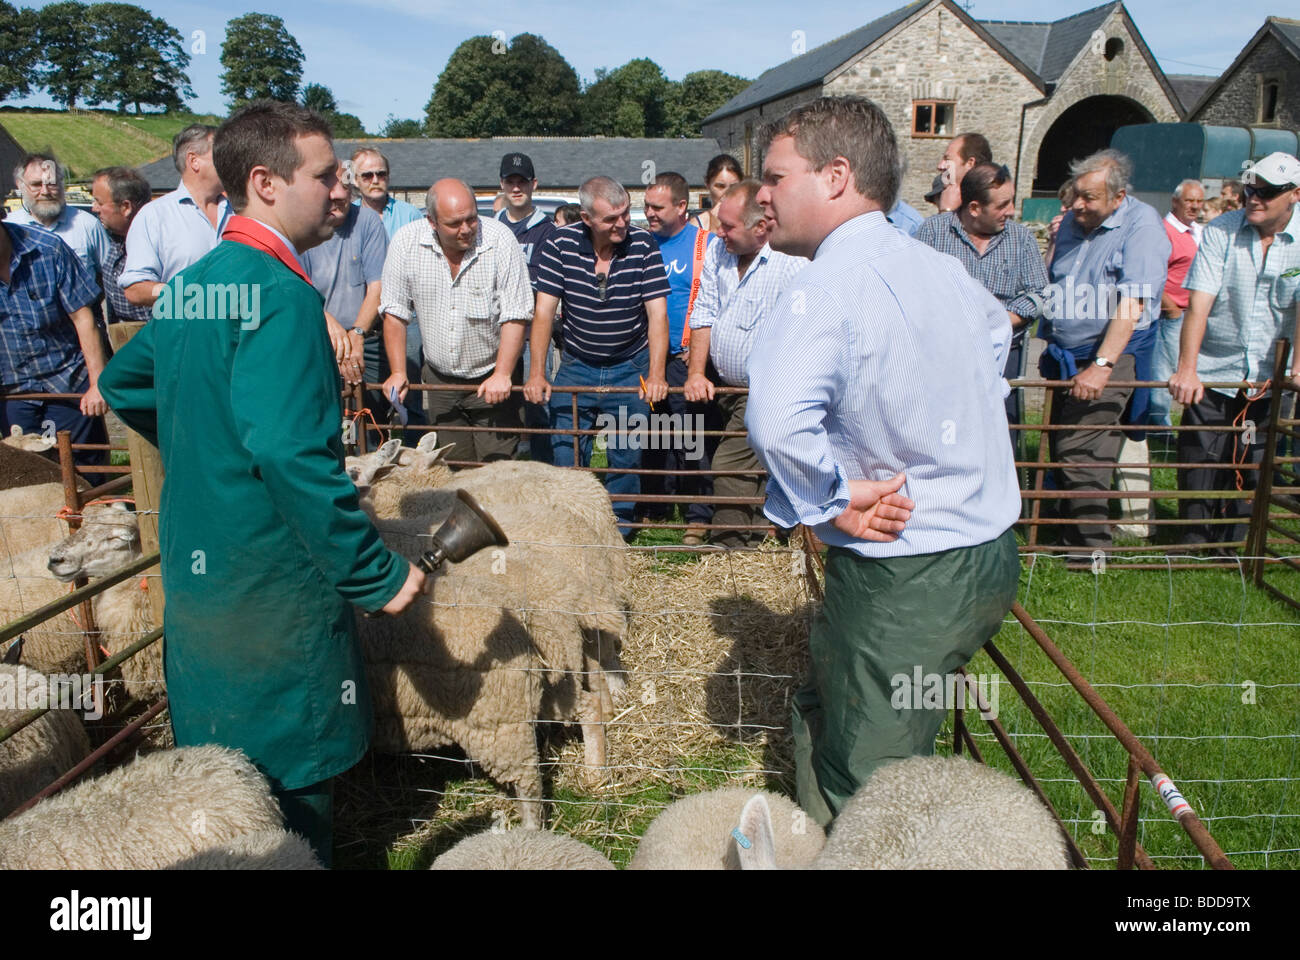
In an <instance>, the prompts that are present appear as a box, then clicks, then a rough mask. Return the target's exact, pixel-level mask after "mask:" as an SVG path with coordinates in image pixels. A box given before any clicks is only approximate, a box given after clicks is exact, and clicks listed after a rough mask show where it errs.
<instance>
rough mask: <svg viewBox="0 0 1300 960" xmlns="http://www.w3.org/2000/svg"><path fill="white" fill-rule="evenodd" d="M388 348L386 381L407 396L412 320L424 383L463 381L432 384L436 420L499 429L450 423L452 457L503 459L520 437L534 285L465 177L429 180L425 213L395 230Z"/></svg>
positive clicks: (520, 254) (388, 277)
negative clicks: (456, 388)
mask: <svg viewBox="0 0 1300 960" xmlns="http://www.w3.org/2000/svg"><path fill="white" fill-rule="evenodd" d="M380 312H381V313H382V314H383V317H384V349H385V351H386V352H387V355H388V362H389V365H390V368H391V369H392V370H393V371H395V372H394V373H392V374H390V375H389V377H388V379H387V380H385V381H384V388H383V389H384V395H385V396H388V395H389V394H390V391H391V390H393V389H394V388H396V389H397V391H398V399H399V400H402V401H403V402H405V400H406V395H407V391H408V388H409V381H408V379H407V375H406V372H405V362H404V361H405V358H406V326H407V324H408V323H410V322H411V321H412V320H415V321H416V322H417V323H418V324H419V327H420V332H421V335H422V337H423V341H424V371H423V374H424V382H425V383H427V384H433V385H444V384H455V385H460V386H464V387H466V392H465V393H464V394H461V393H456V392H453V391H443V390H436V391H429V396H428V398H427V400H426V403H425V410H426V412H427V415H428V418H429V422H430V423H431V424H434V425H435V426H437V425H439V424H451V425H455V426H491V427H496V428H498V432H484V433H479V432H475V433H468V432H461V431H449V432H448V437H449V438H450V439H451V440H452V441H453V447H452V449H451V450H450V451H448V453H447V459H448V460H450V461H456V460H472V461H485V460H504V459H506V458H508V457H510V456H511V454H512V453H513V452H514V450H515V446H516V443H517V442H518V434H517V433H507V432H506V431H507V430H508V429H513V430H518V428H519V403H520V400H521V398H520V395H519V394H518V393H514V392H512V391H511V386H512V385H513V384H521V383H522V382H523V371H522V369H520V368H519V359H520V354H521V352H522V350H523V345H524V325H525V324H526V323H527V322H528V321H529V320H530V319H531V318H532V315H533V290H532V286H531V284H530V283H529V282H528V263H527V261H526V260H525V259H524V251H523V248H522V247H520V246H519V242H518V241H517V240H515V237H514V234H513V233H511V232H510V228H509V227H507V226H506V225H505V224H503V223H499V222H497V221H496V220H482V219H480V218H479V215H478V208H477V206H476V204H475V201H474V191H473V190H471V189H470V187H469V186H468V185H467V184H466V183H465V182H464V181H462V180H452V179H444V180H439V181H438V182H437V183H435V184H434V185H433V186H432V187H430V188H429V201H428V208H427V211H426V219H424V220H420V221H418V222H416V223H410V224H407V225H406V226H405V227H402V228H401V229H400V230H398V231H397V233H396V234H394V235H393V239H392V242H391V243H390V244H389V247H388V257H387V259H385V261H384V274H383V300H382V304H381V306H380Z"/></svg>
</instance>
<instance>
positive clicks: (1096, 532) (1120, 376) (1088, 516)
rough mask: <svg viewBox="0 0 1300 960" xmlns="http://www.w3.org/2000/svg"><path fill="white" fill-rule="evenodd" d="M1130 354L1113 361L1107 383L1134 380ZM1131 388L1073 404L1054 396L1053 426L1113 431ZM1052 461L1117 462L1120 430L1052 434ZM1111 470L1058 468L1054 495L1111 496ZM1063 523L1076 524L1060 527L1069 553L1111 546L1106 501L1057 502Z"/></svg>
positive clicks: (1065, 394)
mask: <svg viewBox="0 0 1300 960" xmlns="http://www.w3.org/2000/svg"><path fill="white" fill-rule="evenodd" d="M1134 370H1135V365H1134V359H1133V355H1132V354H1131V353H1126V354H1123V355H1121V356H1120V358H1119V359H1118V360H1116V361H1115V371H1114V372H1113V373H1112V374H1111V375H1110V378H1111V380H1132V379H1134V376H1133V374H1134ZM1132 393H1133V388H1132V387H1107V388H1106V389H1104V390H1103V391H1102V392H1101V397H1100V398H1099V399H1097V400H1075V399H1073V398H1072V397H1071V396H1070V391H1069V388H1062V389H1058V390H1055V391H1053V393H1052V423H1053V424H1079V425H1081V426H1089V427H1094V428H1102V427H1113V426H1115V425H1116V424H1118V423H1119V422H1120V418H1121V417H1122V416H1123V414H1124V409H1125V407H1127V406H1128V401H1129V397H1130V396H1131V395H1132ZM1049 433H1050V436H1051V440H1050V443H1051V448H1052V454H1051V455H1052V459H1053V460H1055V461H1058V462H1061V463H1074V462H1084V461H1102V462H1108V463H1115V462H1117V461H1118V460H1119V450H1120V447H1122V446H1123V445H1124V433H1123V432H1122V431H1120V430H1105V429H1092V430H1052V431H1049ZM1114 473H1115V468H1114V467H1075V466H1070V467H1062V468H1060V469H1058V470H1057V471H1056V474H1057V489H1058V490H1097V491H1108V490H1110V485H1111V479H1112V477H1113V476H1114ZM1060 504H1061V507H1060V511H1061V517H1062V518H1063V519H1067V518H1072V519H1074V520H1077V521H1079V523H1078V525H1077V526H1065V525H1062V526H1061V527H1060V528H1059V529H1060V531H1061V542H1062V543H1063V544H1066V545H1067V546H1072V547H1087V548H1092V547H1105V546H1109V545H1110V542H1111V531H1110V527H1108V526H1106V525H1105V524H1104V522H1103V521H1105V520H1106V519H1108V518H1109V517H1110V501H1109V500H1105V499H1097V500H1092V499H1082V500H1065V499H1063V500H1061V501H1060Z"/></svg>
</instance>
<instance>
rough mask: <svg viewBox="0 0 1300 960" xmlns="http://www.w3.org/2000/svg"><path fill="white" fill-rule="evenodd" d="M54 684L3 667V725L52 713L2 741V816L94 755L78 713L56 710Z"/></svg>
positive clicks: (0, 712)
mask: <svg viewBox="0 0 1300 960" xmlns="http://www.w3.org/2000/svg"><path fill="white" fill-rule="evenodd" d="M51 693H52V691H51V690H50V682H49V680H48V679H47V678H46V677H44V676H43V675H42V674H40V673H38V672H37V671H35V670H32V669H29V668H27V667H23V666H12V665H9V664H0V727H9V726H12V725H13V724H15V723H17V721H18V720H19V719H20V718H21V717H22V716H23V715H24V714H26V713H27V712H28V710H31V709H34V708H36V707H42V706H50V707H51V709H50V711H49V712H48V713H46V714H45V715H44V716H42V717H40V718H39V719H37V720H36V721H35V722H33V723H30V724H28V725H27V726H25V727H23V729H21V730H19V731H18V732H17V733H15V734H14V735H13V736H11V737H9V738H8V739H7V740H2V741H0V817H7V816H8V815H9V814H10V813H12V812H13V811H14V810H15V809H16V808H17V807H19V806H20V805H21V804H22V803H23V802H24V801H26V800H28V799H30V798H31V797H34V796H35V795H36V794H37V793H39V792H40V791H41V790H43V789H44V788H45V787H48V786H49V785H50V784H51V783H53V782H54V781H55V780H57V779H58V778H59V777H61V776H63V774H65V773H67V772H68V771H69V770H71V769H72V768H73V767H74V766H76V765H77V764H78V763H80V762H81V761H82V760H83V759H85V757H86V755H87V754H88V753H90V740H89V738H88V737H87V736H86V728H85V727H84V726H83V725H82V722H81V718H80V717H78V716H77V712H76V710H75V709H53V708H54V707H56V706H57V705H58V704H57V702H52V701H53V700H54V698H53V697H52V696H51Z"/></svg>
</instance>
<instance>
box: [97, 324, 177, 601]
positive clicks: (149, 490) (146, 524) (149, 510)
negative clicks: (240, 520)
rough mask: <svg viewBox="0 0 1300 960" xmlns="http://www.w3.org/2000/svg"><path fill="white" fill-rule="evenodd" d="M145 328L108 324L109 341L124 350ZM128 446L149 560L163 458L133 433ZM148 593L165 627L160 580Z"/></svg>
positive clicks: (155, 534) (154, 539) (155, 542)
mask: <svg viewBox="0 0 1300 960" xmlns="http://www.w3.org/2000/svg"><path fill="white" fill-rule="evenodd" d="M143 326H144V323H143V322H122V323H112V324H109V327H108V339H109V342H110V343H112V345H113V350H114V351H117V350H120V349H122V347H123V345H124V344H125V343H126V342H127V341H128V340H130V339H131V338H132V337H133V336H135V334H136V332H137V331H138V330H139V329H140V328H141V327H143ZM126 446H127V450H128V452H129V453H130V456H131V487H132V489H133V490H134V491H135V508H136V510H137V511H139V521H140V550H141V551H142V552H143V554H144V555H145V556H146V557H147V556H148V555H149V554H151V553H156V552H157V550H158V503H159V501H160V498H161V496H162V485H163V466H162V456H161V455H160V454H159V453H158V448H157V447H155V446H154V445H153V444H151V443H150V442H149V441H148V440H146V439H144V437H142V436H140V435H139V434H138V433H136V432H135V431H134V430H127V434H126ZM148 592H149V609H150V611H151V612H152V614H153V622H154V623H155V624H156V625H157V626H162V623H163V606H164V602H165V598H164V597H163V588H162V578H161V577H158V578H155V579H154V581H153V582H152V583H150V584H149V591H148Z"/></svg>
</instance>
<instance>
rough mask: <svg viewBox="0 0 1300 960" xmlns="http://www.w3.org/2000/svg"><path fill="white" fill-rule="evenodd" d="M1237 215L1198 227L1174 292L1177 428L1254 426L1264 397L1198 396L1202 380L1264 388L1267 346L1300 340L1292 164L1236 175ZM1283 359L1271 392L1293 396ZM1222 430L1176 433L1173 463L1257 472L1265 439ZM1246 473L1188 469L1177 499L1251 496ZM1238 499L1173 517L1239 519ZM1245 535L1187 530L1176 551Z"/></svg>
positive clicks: (1297, 164)
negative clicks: (1245, 492) (1180, 290)
mask: <svg viewBox="0 0 1300 960" xmlns="http://www.w3.org/2000/svg"><path fill="white" fill-rule="evenodd" d="M1241 179H1242V183H1243V185H1244V186H1243V188H1242V208H1241V209H1240V210H1233V211H1231V212H1230V213H1225V214H1224V215H1223V216H1221V217H1217V218H1216V219H1214V220H1212V221H1210V222H1209V223H1208V224H1206V227H1205V230H1204V232H1203V234H1202V236H1201V245H1200V247H1199V248H1198V250H1197V252H1196V259H1195V260H1193V261H1192V266H1191V269H1190V270H1188V272H1187V280H1186V281H1185V282H1184V284H1183V286H1184V287H1185V288H1186V289H1187V290H1188V291H1190V294H1191V296H1190V300H1189V303H1188V307H1187V313H1186V314H1185V315H1184V320H1183V332H1182V338H1181V341H1180V343H1179V355H1178V369H1177V371H1176V372H1175V373H1174V375H1173V377H1171V378H1170V380H1169V392H1170V393H1171V394H1173V397H1174V399H1175V400H1177V401H1178V402H1179V403H1181V404H1183V405H1184V408H1185V409H1184V410H1183V421H1182V422H1183V425H1184V426H1196V425H1204V426H1226V425H1230V424H1234V423H1235V424H1238V425H1241V424H1244V423H1246V422H1247V421H1253V422H1255V423H1257V424H1259V423H1263V421H1264V419H1265V417H1266V416H1267V414H1268V409H1269V396H1270V391H1269V390H1260V391H1257V392H1251V393H1247V392H1246V391H1244V390H1234V389H1231V388H1212V389H1209V390H1207V389H1206V388H1205V387H1204V386H1203V385H1202V383H1201V381H1202V380H1203V379H1204V380H1250V381H1256V382H1258V381H1264V380H1268V379H1269V378H1270V377H1271V376H1272V370H1273V356H1274V354H1273V341H1274V340H1276V339H1277V338H1279V337H1286V338H1288V339H1290V340H1291V341H1292V342H1295V341H1296V340H1297V339H1300V322H1298V321H1297V310H1296V300H1297V286H1300V207H1297V204H1300V161H1297V160H1296V158H1295V157H1293V156H1291V155H1290V154H1287V153H1270V154H1269V155H1268V156H1267V157H1265V158H1264V159H1262V160H1260V161H1259V162H1258V163H1256V164H1254V165H1253V166H1252V167H1250V168H1248V169H1247V170H1246V171H1245V172H1244V174H1243V175H1242V178H1241ZM1292 361H1293V358H1288V366H1287V373H1286V380H1285V382H1283V383H1275V384H1272V389H1274V390H1277V389H1289V390H1296V389H1298V388H1300V376H1298V375H1297V373H1296V372H1295V371H1294V370H1293V369H1292V367H1291V363H1292ZM1248 436H1249V435H1248V432H1247V434H1246V435H1243V434H1242V433H1238V432H1232V431H1217V432H1209V431H1206V432H1190V431H1189V432H1184V433H1181V434H1179V439H1178V459H1179V461H1180V462H1182V463H1206V464H1214V463H1232V462H1236V463H1247V462H1249V463H1259V462H1260V461H1261V460H1262V459H1263V456H1264V447H1265V431H1263V430H1258V431H1256V433H1255V437H1253V438H1250V439H1251V440H1252V442H1250V443H1246V442H1245V440H1246V439H1247V438H1248ZM1257 472H1258V471H1255V470H1238V471H1234V470H1223V469H1205V468H1188V469H1184V470H1179V471H1178V486H1179V488H1180V489H1183V490H1228V489H1233V488H1236V487H1237V484H1238V478H1240V483H1241V489H1253V488H1254V486H1255V480H1256V473H1257ZM1249 512H1250V503H1249V501H1246V500H1191V499H1187V500H1180V501H1179V515H1180V516H1182V517H1185V518H1190V519H1193V520H1198V521H1206V520H1209V519H1212V518H1217V517H1224V518H1228V519H1244V518H1245V517H1247V516H1248V515H1249ZM1244 535H1245V526H1244V524H1241V523H1236V524H1213V525H1211V524H1205V523H1203V522H1202V523H1201V525H1200V526H1195V527H1189V528H1188V530H1187V533H1186V534H1185V535H1184V542H1185V543H1207V542H1219V543H1224V542H1231V541H1236V540H1240V539H1241V538H1242V537H1243V536H1244Z"/></svg>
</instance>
